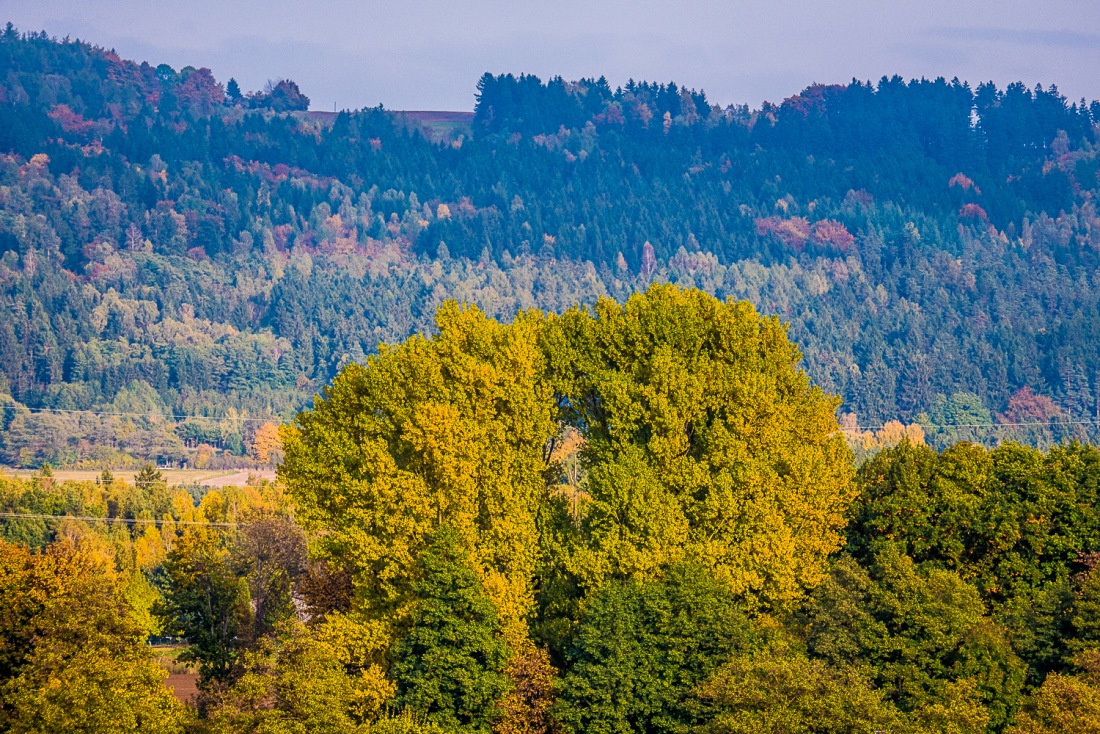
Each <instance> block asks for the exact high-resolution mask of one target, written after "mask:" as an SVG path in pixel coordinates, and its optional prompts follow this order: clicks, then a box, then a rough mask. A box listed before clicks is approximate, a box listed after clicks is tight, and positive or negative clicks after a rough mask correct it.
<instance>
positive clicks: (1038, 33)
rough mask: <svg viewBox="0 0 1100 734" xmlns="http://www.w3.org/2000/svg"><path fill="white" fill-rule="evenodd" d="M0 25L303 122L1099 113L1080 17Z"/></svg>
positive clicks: (495, 17) (841, 10)
mask: <svg viewBox="0 0 1100 734" xmlns="http://www.w3.org/2000/svg"><path fill="white" fill-rule="evenodd" d="M5 16H6V17H5ZM0 20H2V21H7V20H10V21H12V22H14V23H15V24H16V26H17V27H19V28H20V29H21V30H45V31H47V32H48V33H50V34H51V35H56V36H66V35H68V36H72V37H78V38H81V39H85V40H88V41H91V42H93V43H95V44H98V45H101V46H105V47H107V48H114V49H116V50H117V51H118V52H119V53H120V54H121V55H122V56H124V57H127V58H132V59H135V60H139V61H140V60H147V61H149V62H150V63H153V64H156V63H161V62H166V63H169V64H172V65H173V66H175V67H176V68H177V69H178V68H180V67H182V66H186V65H188V64H190V65H192V66H208V67H210V68H211V69H213V71H214V74H215V75H216V76H217V77H218V79H219V80H221V81H225V80H227V79H228V78H229V77H231V76H232V77H236V78H237V81H238V82H240V84H241V87H242V88H243V89H244V90H246V91H248V90H252V89H257V88H259V87H261V86H263V83H264V82H265V81H266V80H268V79H277V78H282V77H290V78H292V79H294V80H295V81H297V82H298V84H299V85H300V86H301V88H302V91H303V92H305V93H306V94H307V95H308V96H309V97H310V98H311V99H312V100H313V107H314V108H315V109H332V108H333V106H334V105H336V106H338V107H340V108H353V107H362V106H373V105H377V104H379V103H382V104H384V105H385V106H386V107H387V108H390V109H446V110H464V109H465V110H469V109H473V104H474V99H473V95H474V85H475V84H476V82H477V79H478V77H479V76H481V74H482V73H483V72H485V71H492V72H504V71H509V72H515V73H519V72H528V73H534V74H538V75H539V76H541V77H543V78H544V79H545V78H547V77H548V76H551V75H554V74H560V75H562V76H564V77H565V78H567V79H575V78H578V77H582V76H599V75H601V74H603V75H605V76H606V77H607V78H608V80H609V81H610V82H611V84H612V85H613V86H615V85H618V84H623V83H625V82H626V81H627V79H629V78H631V77H633V78H635V79H649V80H657V81H668V80H675V81H676V82H678V83H681V84H686V85H688V86H691V87H697V88H699V87H701V88H703V89H705V90H706V91H707V94H708V96H709V98H710V99H711V100H712V101H713V102H720V103H723V104H724V103H728V102H736V103H749V104H751V105H753V106H758V105H759V104H760V102H762V101H763V100H771V101H780V100H782V99H783V98H785V97H788V96H791V95H792V94H794V93H796V92H798V91H799V90H800V89H802V88H803V87H805V86H806V85H808V84H811V83H813V82H822V83H831V82H847V81H850V80H851V79H852V78H853V77H857V78H859V79H871V80H877V79H879V78H880V77H881V76H883V75H884V74H888V75H890V74H901V75H902V76H905V77H914V76H917V77H919V76H929V77H935V76H946V77H947V78H951V77H954V76H958V77H959V78H961V79H965V80H968V81H971V82H980V81H988V80H993V81H996V82H998V84H1002V85H1003V84H1005V83H1007V82H1010V81H1017V80H1019V81H1024V82H1026V83H1027V84H1028V85H1029V86H1032V85H1034V84H1036V83H1042V84H1044V85H1047V84H1050V83H1055V84H1057V85H1058V87H1059V88H1060V89H1061V90H1062V92H1063V93H1065V94H1066V95H1067V96H1069V97H1071V98H1073V99H1077V98H1080V97H1088V98H1089V99H1090V100H1091V99H1096V98H1100V2H1096V0H1040V1H1039V2H1036V1H1035V0H1029V1H1028V2H1023V1H1018V0H981V1H980V2H970V1H969V0H919V1H917V2H914V1H912V0H844V1H841V0H817V1H816V2H794V1H793V0H773V1H772V2H755V1H753V2H749V1H746V0H724V1H722V0H706V1H690V0H681V2H660V1H654V0H630V1H629V2H628V1H626V0H612V1H610V2H600V1H599V0H556V1H555V2H546V1H545V0H544V1H543V2H537V3H535V2H523V1H522V0H512V1H511V2H504V1H502V0H448V1H447V2H441V1H439V0H382V1H374V0H361V1H360V2H350V1H346V2H345V1H340V0H314V1H313V2H309V1H303V0H263V1H262V2H251V3H242V2H234V1H233V0H196V1H194V2H179V1H178V0H177V1H174V2H167V1H166V0H5V1H4V3H3V4H2V5H0Z"/></svg>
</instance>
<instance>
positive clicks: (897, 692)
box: [802, 550, 1026, 728]
mask: <svg viewBox="0 0 1100 734" xmlns="http://www.w3.org/2000/svg"><path fill="white" fill-rule="evenodd" d="M802 615H804V622H805V628H806V630H807V638H808V647H809V651H810V653H811V654H812V655H813V656H814V657H818V658H820V659H823V660H826V661H828V662H830V663H831V664H835V665H841V666H845V665H847V666H859V665H869V666H870V668H871V670H872V671H873V673H872V680H873V681H874V683H875V685H876V686H878V687H879V688H880V689H881V690H882V691H883V692H884V693H885V695H886V696H887V698H888V699H889V700H890V701H893V702H894V703H896V704H897V706H898V707H899V708H900V709H901V710H902V711H904V712H907V713H911V714H913V715H914V716H919V715H929V716H932V715H933V713H934V712H935V711H943V710H951V708H952V707H953V706H954V707H957V706H962V705H963V703H965V702H967V701H971V700H972V699H973V701H976V702H977V703H976V704H975V705H976V706H977V711H978V714H975V716H977V715H979V714H980V716H981V717H985V718H988V720H989V722H990V726H992V727H995V728H1001V727H1003V726H1005V725H1006V724H1007V723H1009V722H1011V720H1012V717H1013V715H1014V713H1015V710H1016V707H1017V705H1018V703H1019V699H1020V696H1021V691H1022V688H1023V684H1024V677H1025V673H1026V667H1025V666H1024V664H1023V663H1022V661H1021V660H1020V659H1019V658H1018V657H1017V656H1016V654H1015V652H1014V651H1013V650H1012V647H1011V645H1010V644H1009V641H1008V639H1007V635H1006V633H1005V631H1004V630H1003V628H1001V627H1000V626H998V625H997V624H996V623H995V622H994V621H993V620H992V619H990V618H989V617H988V616H987V615H986V610H985V605H984V604H983V603H982V599H981V596H980V595H979V594H978V591H977V589H975V588H974V587H973V586H971V585H969V584H967V583H966V582H965V581H963V580H962V579H960V578H959V577H958V576H957V575H956V574H954V573H952V572H950V571H944V570H940V569H934V568H926V569H921V568H920V567H919V566H917V565H916V564H915V563H914V562H913V561H912V559H910V558H908V557H907V556H903V555H900V554H898V553H897V552H896V550H887V551H884V552H882V553H881V554H879V555H878V556H876V557H875V559H874V561H873V564H872V565H871V567H870V568H869V569H864V568H862V567H860V566H859V565H858V564H856V563H855V562H854V561H853V560H852V559H851V558H849V557H841V558H839V559H837V561H836V562H835V563H834V565H833V572H832V574H831V575H830V577H829V578H828V579H827V580H826V581H825V582H824V583H823V584H822V585H821V586H820V587H818V588H817V589H816V590H815V591H814V593H813V596H812V600H811V601H810V602H808V604H807V606H806V607H805V609H804V610H803V612H802ZM960 686H961V687H960ZM971 690H972V691H974V692H975V693H974V696H970V695H969V693H968V691H971ZM960 702H962V703H960ZM944 707H947V709H944ZM967 707H969V708H967ZM964 708H967V710H970V709H971V708H974V706H972V705H971V704H970V703H966V704H965V706H964ZM960 710H961V709H960ZM921 712H924V714H922V713H921ZM937 715H938V714H937Z"/></svg>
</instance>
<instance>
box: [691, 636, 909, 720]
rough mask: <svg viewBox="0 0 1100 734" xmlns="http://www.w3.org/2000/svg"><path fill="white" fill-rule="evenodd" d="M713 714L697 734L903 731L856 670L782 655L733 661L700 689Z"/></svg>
mask: <svg viewBox="0 0 1100 734" xmlns="http://www.w3.org/2000/svg"><path fill="white" fill-rule="evenodd" d="M700 695H701V696H702V698H703V700H704V701H706V702H707V704H708V708H709V709H710V710H711V711H712V712H713V713H711V714H710V715H709V716H708V717H707V720H706V722H705V723H704V724H703V725H701V726H700V727H699V728H697V729H695V730H694V731H698V732H700V733H701V734H757V733H758V732H759V734H791V733H793V732H798V733H799V734H848V733H849V732H874V731H883V732H885V731H905V730H906V724H905V720H904V717H903V716H902V715H901V712H899V711H898V710H897V708H896V707H894V706H893V705H892V704H891V703H890V702H889V701H887V700H886V699H885V698H884V697H883V694H882V691H880V690H877V689H876V688H875V687H874V685H873V684H872V682H871V681H870V680H868V679H867V678H866V677H865V676H864V675H863V674H862V673H860V672H859V670H858V669H857V668H851V667H831V666H829V665H827V664H825V663H824V662H822V661H820V660H810V659H808V658H806V657H805V656H804V655H800V654H797V653H795V652H791V651H787V652H783V651H767V652H763V653H760V654H757V655H749V656H738V657H735V658H734V659H733V660H731V661H730V662H729V663H727V664H725V665H724V666H723V667H722V668H721V670H719V671H718V672H717V673H715V674H714V675H713V676H712V677H711V678H710V679H708V680H707V681H706V683H705V684H704V685H703V686H701V688H700Z"/></svg>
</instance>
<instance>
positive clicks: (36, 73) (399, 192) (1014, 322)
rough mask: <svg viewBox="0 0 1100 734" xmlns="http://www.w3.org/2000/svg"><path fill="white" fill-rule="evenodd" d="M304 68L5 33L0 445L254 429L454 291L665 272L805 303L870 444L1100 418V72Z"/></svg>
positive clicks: (1039, 440) (757, 301)
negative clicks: (403, 87)
mask: <svg viewBox="0 0 1100 734" xmlns="http://www.w3.org/2000/svg"><path fill="white" fill-rule="evenodd" d="M308 91H309V90H299V88H298V87H297V85H295V84H294V83H293V82H292V81H289V80H282V81H278V82H275V83H272V84H269V85H268V87H267V88H266V89H265V90H261V91H256V92H252V93H248V94H242V92H241V90H240V89H239V86H238V85H237V84H236V82H234V81H233V80H228V81H227V82H226V83H225V84H223V83H222V82H220V81H218V80H216V79H215V78H214V77H213V75H212V74H211V73H210V72H209V70H207V69H203V68H193V67H185V68H183V69H180V70H176V69H173V68H171V67H169V66H167V65H160V66H152V65H150V64H147V63H141V64H139V63H135V62H132V61H128V60H125V59H121V58H119V57H118V55H117V54H115V53H113V52H111V51H108V50H105V49H102V48H98V47H95V46H93V45H89V44H88V43H84V42H79V41H71V40H69V39H64V40H58V39H53V38H50V37H48V36H47V35H46V34H44V33H42V34H39V33H20V32H19V31H17V30H16V29H14V28H12V27H11V26H10V25H9V26H8V28H7V29H6V31H4V32H2V33H0V401H2V404H3V406H4V410H3V411H2V413H0V429H2V432H0V436H2V438H0V462H3V463H9V464H17V465H24V466H38V464H40V463H41V462H42V461H51V462H55V463H67V464H71V465H77V464H81V463H87V464H96V463H116V464H117V463H123V464H124V463H127V462H136V461H138V460H143V459H158V460H161V461H191V462H194V461H196V457H198V456H200V455H201V456H203V457H205V458H204V459H203V460H205V461H212V460H217V459H218V458H219V457H222V458H227V457H233V456H238V455H240V454H243V453H245V452H246V451H247V450H248V448H249V447H250V446H252V445H254V444H255V441H256V439H255V434H256V433H257V431H258V429H259V428H260V427H261V426H262V425H263V424H264V421H266V420H268V419H274V420H276V421H278V420H281V419H286V418H288V417H289V416H290V415H291V414H293V413H294V412H295V411H296V410H298V409H300V408H301V407H303V406H305V405H308V404H309V403H310V401H311V399H312V397H313V395H314V394H315V393H317V391H318V390H319V389H320V388H321V387H322V386H323V385H324V384H326V383H328V382H329V381H330V380H331V379H332V377H333V376H334V375H335V374H336V372H337V371H338V370H339V369H340V368H341V367H343V366H344V365H346V364H348V363H351V362H361V361H363V360H364V358H365V357H366V356H367V355H369V354H372V353H374V352H375V351H376V350H377V347H378V344H379V343H380V342H390V343H395V342H399V341H402V340H403V339H405V338H406V337H407V336H408V335H410V334H412V333H415V332H417V331H426V332H430V331H431V330H432V329H433V322H432V319H433V316H434V314H435V312H436V308H437V307H438V305H439V304H440V303H441V302H443V301H444V300H446V299H451V298H453V299H457V300H459V301H466V302H470V303H475V304H477V305H478V306H480V307H481V308H482V309H483V310H484V311H485V312H486V313H487V314H489V315H490V316H493V317H496V318H499V319H503V320H510V319H511V318H513V317H514V315H515V313H516V311H517V310H518V309H521V308H540V309H544V310H549V311H556V312H557V311H562V310H564V309H565V308H566V307H568V306H569V305H571V304H573V303H578V302H579V303H594V302H595V300H596V299H597V298H598V297H600V296H611V297H614V298H616V299H619V300H622V299H624V298H625V297H626V296H628V295H629V294H630V293H633V292H636V291H638V290H643V289H645V288H646V287H648V285H649V284H650V283H652V282H654V281H669V282H674V283H678V284H681V285H685V286H696V287H699V288H702V289H704V290H706V291H708V292H710V293H713V294H715V295H717V296H719V297H721V298H728V297H730V298H734V299H748V300H750V301H751V302H752V303H753V304H754V305H755V306H756V307H757V308H758V309H759V310H760V311H761V312H763V313H765V314H775V315H778V316H779V317H780V319H782V320H783V321H784V322H786V323H789V325H790V332H789V333H790V336H791V338H792V339H793V340H794V341H796V342H797V343H798V344H799V345H800V348H801V350H802V353H803V366H804V368H805V369H806V370H807V372H808V373H809V375H810V376H811V378H812V379H813V381H814V382H815V383H817V384H819V385H821V386H822V387H823V388H824V389H826V390H827V391H830V392H834V393H837V394H839V395H840V396H841V397H842V398H843V401H844V404H843V406H842V407H841V409H840V412H841V413H842V414H844V415H843V418H842V426H844V427H845V429H846V430H847V431H848V432H849V435H850V438H852V437H854V441H855V443H856V444H860V445H868V446H870V445H873V444H874V443H875V441H877V440H879V439H876V438H875V436H876V430H875V429H879V431H878V433H882V430H881V429H880V427H881V426H883V424H885V423H887V422H888V421H895V420H897V421H901V422H902V423H904V424H914V423H916V424H921V425H923V426H925V428H923V433H924V435H925V437H926V438H927V440H928V441H929V442H930V443H933V444H934V445H940V446H942V445H946V444H947V443H950V442H954V441H956V440H959V439H971V440H977V441H981V442H985V443H988V444H994V443H998V442H1000V441H1002V440H1004V439H1006V438H1013V439H1017V440H1022V441H1024V442H1028V443H1033V444H1037V445H1041V446H1046V445H1049V444H1050V443H1052V442H1054V441H1059V440H1063V439H1067V438H1082V439H1087V438H1093V437H1094V433H1095V429H1094V426H1093V425H1092V423H1090V421H1095V420H1096V418H1097V416H1098V415H1100V372H1098V370H1097V367H1096V365H1098V364H1100V354H1098V353H1097V352H1098V350H1100V289H1098V288H1097V287H1096V285H1097V284H1096V280H1097V278H1098V275H1097V267H1098V266H1100V217H1098V215H1097V212H1096V205H1095V202H1094V197H1095V195H1096V194H1097V192H1098V191H1100V158H1098V156H1097V151H1098V142H1100V141H1098V130H1100V128H1098V124H1100V103H1097V102H1091V103H1089V102H1086V101H1080V102H1072V101H1070V100H1067V99H1065V98H1064V97H1063V96H1062V95H1061V94H1060V93H1059V92H1058V90H1057V88H1056V87H1053V86H1050V87H1036V88H1035V89H1029V88H1026V87H1025V86H1023V85H1020V84H1015V85H1010V86H1009V87H1007V88H1005V89H999V88H997V87H995V86H994V85H992V84H982V85H979V86H977V87H974V86H971V85H968V84H966V83H963V82H960V81H958V80H953V81H947V80H944V79H936V80H924V79H922V80H910V81H906V80H903V79H900V78H897V77H894V78H887V77H884V78H883V79H881V80H880V81H878V82H874V83H871V82H861V81H855V80H853V81H852V82H851V83H849V84H844V85H835V86H813V87H810V88H808V89H806V90H803V91H802V92H801V93H799V94H796V95H795V96H792V97H791V98H789V99H787V100H784V101H782V102H780V103H777V104H773V103H764V104H763V105H762V106H761V107H760V108H759V109H750V108H748V107H739V106H722V105H720V104H716V103H715V102H714V101H713V100H710V99H709V98H708V97H707V96H706V94H705V93H704V92H702V91H699V90H694V89H690V88H687V87H683V86H678V85H677V84H673V83H668V84H663V83H662V84H654V83H650V82H633V81H631V82H630V83H628V84H627V85H626V86H624V87H622V88H612V87H611V86H610V85H609V84H608V83H607V82H606V80H604V79H599V80H593V79H583V80H579V81H575V82H568V81H565V80H563V79H560V78H554V79H550V80H548V81H545V82H544V81H542V80H540V79H538V78H536V77H533V76H518V77H516V76H513V75H501V76H493V75H490V74H486V75H485V76H484V77H482V79H481V80H480V81H478V82H477V87H476V98H475V99H476V107H475V114H474V117H473V121H472V123H471V124H470V125H468V126H466V127H461V126H460V127H458V128H448V129H446V130H442V129H438V128H433V127H432V126H431V125H430V124H423V125H421V124H418V123H416V122H415V121H414V120H410V119H409V118H408V117H405V116H399V115H394V114H392V113H390V112H388V111H387V110H384V109H382V108H377V109H365V110H359V111H354V112H342V113H340V114H338V115H327V114H319V113H310V112H308V111H307V108H308V104H309V100H308V98H307V96H306V94H308ZM471 91H474V90H473V89H472V90H471ZM945 424H951V425H953V426H956V425H957V426H960V427H951V428H935V427H931V426H941V425H945ZM990 424H1013V425H1011V426H1010V427H1007V428H993V427H990V428H986V426H990ZM1015 424H1031V425H1024V426H1019V425H1015ZM868 427H869V428H871V430H869V431H865V430H864V429H865V428H868ZM868 436H869V438H866V437H868ZM861 437H864V438H861ZM861 442H862V443H861ZM856 448H857V454H858V453H859V451H860V448H859V446H858V445H857V446H856Z"/></svg>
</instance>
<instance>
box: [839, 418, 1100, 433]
mask: <svg viewBox="0 0 1100 734" xmlns="http://www.w3.org/2000/svg"><path fill="white" fill-rule="evenodd" d="M898 422H899V423H900V422H901V421H898ZM901 425H902V426H903V427H907V426H918V427H920V428H1026V427H1029V426H1033V427H1044V426H1096V425H1100V421H1098V420H1081V421H1079V420H1072V421H1069V420H1067V421H1028V422H1026V423H902V424H901ZM883 428H886V426H885V425H882V426H856V427H855V430H857V431H878V430H881V429H883Z"/></svg>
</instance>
